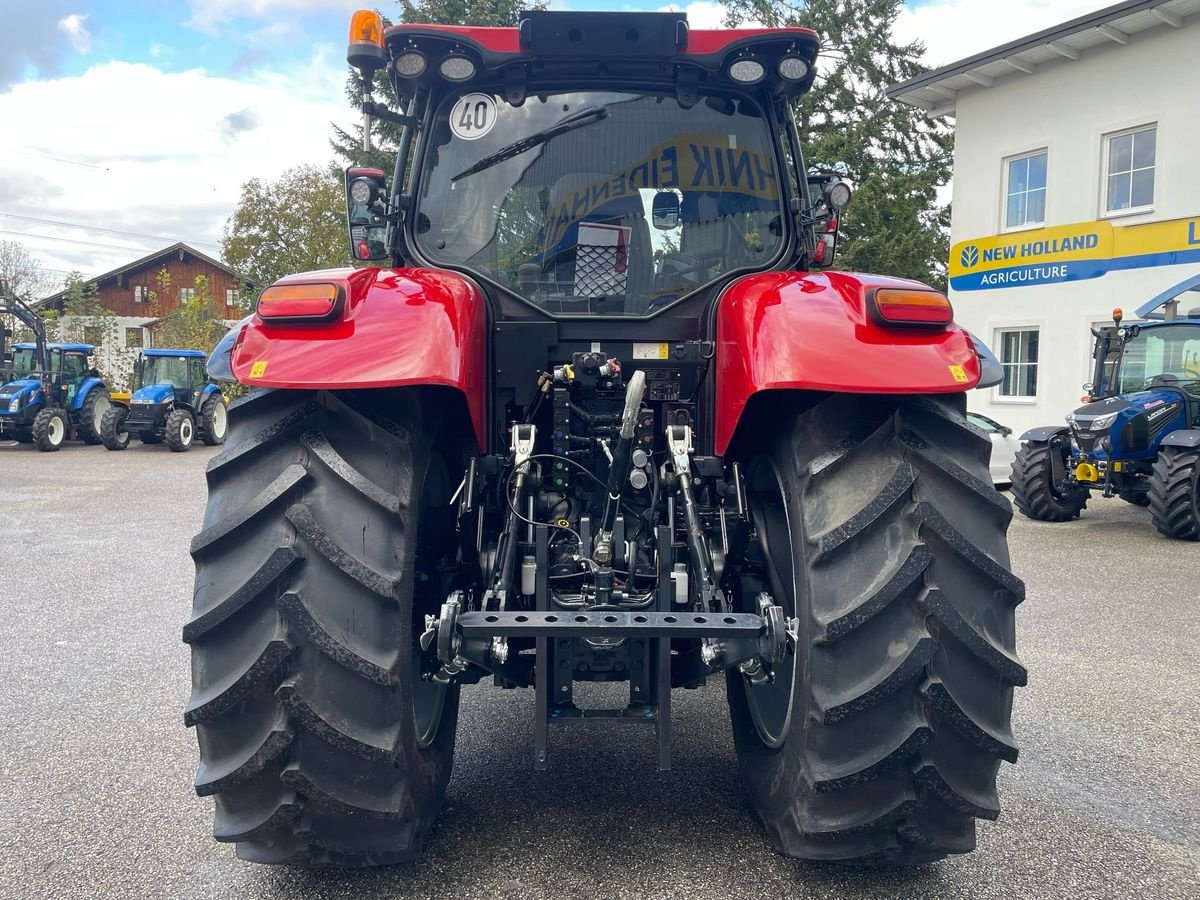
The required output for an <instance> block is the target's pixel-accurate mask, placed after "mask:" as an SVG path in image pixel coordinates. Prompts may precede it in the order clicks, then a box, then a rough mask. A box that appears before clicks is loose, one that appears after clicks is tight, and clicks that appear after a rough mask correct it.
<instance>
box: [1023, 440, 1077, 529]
mask: <svg viewBox="0 0 1200 900" xmlns="http://www.w3.org/2000/svg"><path fill="white" fill-rule="evenodd" d="M1050 479H1051V463H1050V445H1049V444H1048V443H1045V442H1034V441H1030V442H1028V443H1026V444H1023V445H1022V446H1021V449H1019V450H1018V451H1017V453H1016V456H1015V457H1014V458H1013V465H1012V495H1013V501H1014V502H1015V503H1016V506H1017V509H1019V510H1020V511H1021V512H1022V513H1024V514H1025V515H1026V516H1027V517H1028V518H1030V519H1036V520H1038V521H1039V522H1067V521H1070V520H1071V519H1078V518H1079V515H1080V513H1082V512H1083V510H1084V509H1085V508H1086V507H1087V502H1088V492H1087V491H1086V490H1085V489H1082V488H1076V493H1075V495H1074V496H1073V497H1072V498H1069V499H1067V500H1063V499H1060V498H1058V497H1055V496H1054V494H1053V493H1052V492H1051V490H1050Z"/></svg>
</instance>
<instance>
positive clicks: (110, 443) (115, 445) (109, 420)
mask: <svg viewBox="0 0 1200 900" xmlns="http://www.w3.org/2000/svg"><path fill="white" fill-rule="evenodd" d="M128 416H129V410H127V409H125V408H124V407H123V406H117V405H116V404H115V403H114V404H113V405H111V406H109V408H108V409H106V410H105V411H104V415H103V417H102V418H101V419H100V442H101V443H102V444H104V448H105V449H106V450H124V449H126V448H127V447H128V446H129V432H128V431H124V432H122V428H123V427H124V425H125V419H126V418H127V417H128ZM122 433H123V434H124V435H125V437H124V438H122V437H121V435H122Z"/></svg>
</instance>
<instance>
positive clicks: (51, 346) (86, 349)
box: [12, 341, 96, 353]
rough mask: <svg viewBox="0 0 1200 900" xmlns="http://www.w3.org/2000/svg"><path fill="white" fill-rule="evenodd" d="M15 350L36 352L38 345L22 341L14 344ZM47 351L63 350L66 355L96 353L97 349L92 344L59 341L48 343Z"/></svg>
mask: <svg viewBox="0 0 1200 900" xmlns="http://www.w3.org/2000/svg"><path fill="white" fill-rule="evenodd" d="M12 346H13V349H14V350H36V349H37V344H35V343H33V341H22V342H21V343H19V344H13V345H12ZM46 349H47V350H62V351H64V352H66V353H95V352H96V348H95V347H93V346H92V345H91V344H64V343H60V342H58V341H49V342H47V343H46Z"/></svg>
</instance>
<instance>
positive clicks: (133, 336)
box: [125, 328, 142, 347]
mask: <svg viewBox="0 0 1200 900" xmlns="http://www.w3.org/2000/svg"><path fill="white" fill-rule="evenodd" d="M125 346H126V347H141V346H142V329H140V328H126V329H125Z"/></svg>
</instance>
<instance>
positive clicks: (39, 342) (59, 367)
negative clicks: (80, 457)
mask: <svg viewBox="0 0 1200 900" xmlns="http://www.w3.org/2000/svg"><path fill="white" fill-rule="evenodd" d="M0 312H6V313H10V314H12V315H15V316H16V317H17V318H18V319H19V320H20V321H21V322H23V323H24V324H25V325H26V327H28V328H29V329H30V330H31V331H33V333H34V340H33V341H22V342H19V343H16V344H13V345H12V349H11V353H10V352H5V353H4V354H3V359H4V372H3V373H2V374H0V381H3V382H4V383H3V384H0V438H9V439H13V440H16V441H19V442H20V443H23V444H33V445H35V446H36V447H37V448H38V449H39V450H43V451H53V450H57V449H58V448H59V447H61V446H62V444H63V442H64V441H66V440H68V439H70V438H72V437H75V438H77V439H79V440H82V441H83V442H84V443H86V444H99V443H100V422H101V420H102V419H103V417H104V413H105V412H106V411H107V410H108V408H109V407H110V406H111V401H110V399H109V393H108V388H107V387H106V386H105V384H104V381H103V379H101V377H100V373H99V372H98V371H96V369H95V368H94V367H93V366H92V364H91V359H90V358H91V356H92V354H93V353H94V352H95V350H96V348H95V347H93V346H92V345H91V344H79V343H68V342H63V343H57V342H47V341H46V339H45V338H46V334H45V323H44V322H43V321H42V318H41V316H39V315H37V314H36V313H35V312H33V310H32V309H31V308H30V307H29V306H28V305H27V304H25V303H24V302H23V301H21V300H19V299H17V298H15V297H8V296H4V295H2V294H0ZM2 343H3V340H2V339H0V344H2Z"/></svg>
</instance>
